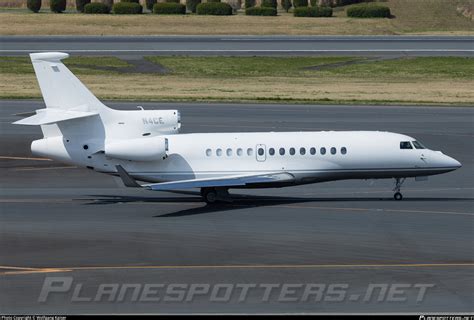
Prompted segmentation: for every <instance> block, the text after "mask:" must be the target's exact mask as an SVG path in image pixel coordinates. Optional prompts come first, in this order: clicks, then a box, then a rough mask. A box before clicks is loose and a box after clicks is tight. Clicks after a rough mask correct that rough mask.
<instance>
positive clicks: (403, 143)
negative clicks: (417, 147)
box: [400, 141, 413, 149]
mask: <svg viewBox="0 0 474 320" xmlns="http://www.w3.org/2000/svg"><path fill="white" fill-rule="evenodd" d="M400 149H413V147H412V146H411V143H410V141H401V142H400Z"/></svg>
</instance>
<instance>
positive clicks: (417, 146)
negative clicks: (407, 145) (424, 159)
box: [412, 141, 426, 149]
mask: <svg viewBox="0 0 474 320" xmlns="http://www.w3.org/2000/svg"><path fill="white" fill-rule="evenodd" d="M412 143H413V145H414V146H415V148H416V149H426V147H425V146H424V145H423V144H422V143H421V142H418V141H412Z"/></svg>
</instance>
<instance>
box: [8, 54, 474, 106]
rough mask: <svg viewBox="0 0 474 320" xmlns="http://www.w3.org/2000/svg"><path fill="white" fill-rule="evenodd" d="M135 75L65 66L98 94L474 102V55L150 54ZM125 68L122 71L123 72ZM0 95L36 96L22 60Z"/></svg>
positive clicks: (112, 63)
mask: <svg viewBox="0 0 474 320" xmlns="http://www.w3.org/2000/svg"><path fill="white" fill-rule="evenodd" d="M146 59H148V60H149V61H151V62H153V63H159V64H161V65H162V66H164V67H166V68H167V69H168V70H169V72H168V73H166V74H161V73H143V74H140V73H137V72H134V71H133V66H132V65H129V64H128V63H127V62H126V61H124V60H121V59H119V58H114V57H73V58H70V59H67V60H65V61H64V62H65V63H66V65H67V66H68V67H69V68H70V69H71V71H72V72H73V73H75V74H77V75H78V77H79V78H80V79H81V80H82V81H83V82H84V83H85V84H86V85H87V86H88V87H90V88H91V90H92V91H93V92H94V93H95V94H97V95H98V96H99V97H100V98H102V99H121V100H123V99H130V100H140V101H145V100H150V101H154V100H162V101H165V100H169V101H227V102H230V101H247V102H250V101H257V102H265V101H267V102H272V101H273V102H295V103H328V104H330V103H349V104H351V103H364V104H366V103H380V104H382V103H383V104H385V103H402V104H445V105H449V104H468V105H473V104H474V91H473V90H472V89H471V88H472V87H473V86H474V84H473V82H474V77H473V76H472V75H473V74H474V58H464V57H413V58H408V57H404V58H397V59H391V60H377V59H375V58H364V57H187V56H168V57H161V56H160V57H147V58H146ZM124 67H129V68H128V69H127V70H122V68H124ZM0 77H1V78H2V82H0V92H1V94H0V98H30V97H36V98H38V97H40V91H39V88H38V86H37V81H36V79H35V76H34V71H33V68H32V66H31V62H30V60H29V59H28V58H26V57H0Z"/></svg>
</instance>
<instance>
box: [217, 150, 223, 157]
mask: <svg viewBox="0 0 474 320" xmlns="http://www.w3.org/2000/svg"><path fill="white" fill-rule="evenodd" d="M216 155H217V156H218V157H220V156H222V149H220V148H219V149H217V150H216Z"/></svg>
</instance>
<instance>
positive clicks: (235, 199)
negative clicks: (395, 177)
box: [82, 191, 474, 218]
mask: <svg viewBox="0 0 474 320" xmlns="http://www.w3.org/2000/svg"><path fill="white" fill-rule="evenodd" d="M172 193H177V194H183V195H187V197H159V198H158V197H157V198H154V197H142V196H115V195H90V197H91V198H89V199H87V200H90V202H89V203H86V205H106V204H116V203H134V202H137V203H138V202H142V203H161V202H166V203H183V204H193V203H196V204H199V203H202V204H203V205H202V206H199V207H192V208H184V209H180V210H178V211H175V212H171V213H166V214H160V215H155V216H153V217H155V218H171V217H182V216H192V215H199V214H206V213H213V212H225V211H233V210H241V209H248V208H259V207H266V206H277V205H291V204H301V203H308V202H314V203H319V204H321V203H334V202H395V200H393V198H392V197H372V198H368V197H363V198H358V197H341V198H325V197H320V198H315V197H309V198H304V197H287V196H285V197H282V196H251V195H235V194H233V195H232V202H229V203H217V204H212V205H209V204H204V203H203V202H202V199H201V197H200V195H199V192H193V191H183V192H181V191H173V192H172ZM82 200H84V199H82ZM420 201H425V202H444V201H450V202H452V201H474V199H473V198H439V197H438V198H434V197H433V198H429V197H409V198H404V199H403V200H402V201H401V203H405V202H420Z"/></svg>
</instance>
